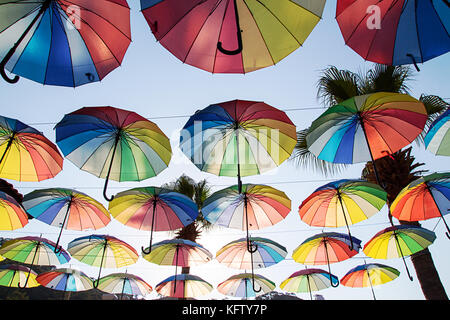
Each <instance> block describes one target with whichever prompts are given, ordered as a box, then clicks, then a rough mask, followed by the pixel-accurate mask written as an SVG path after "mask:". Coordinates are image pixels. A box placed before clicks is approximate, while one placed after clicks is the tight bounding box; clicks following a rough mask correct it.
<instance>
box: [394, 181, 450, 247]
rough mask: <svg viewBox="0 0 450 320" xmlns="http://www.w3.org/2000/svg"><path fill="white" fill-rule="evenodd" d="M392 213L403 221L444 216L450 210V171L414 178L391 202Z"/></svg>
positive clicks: (448, 230) (449, 233) (449, 234)
mask: <svg viewBox="0 0 450 320" xmlns="http://www.w3.org/2000/svg"><path fill="white" fill-rule="evenodd" d="M390 209H391V214H392V216H393V217H395V218H397V219H398V220H402V221H422V220H428V219H432V218H438V217H440V218H442V221H444V224H445V226H446V228H447V232H446V235H447V237H448V238H449V239H450V229H449V227H448V225H447V223H446V222H445V219H444V215H446V214H448V213H449V212H450V172H445V173H433V174H430V175H427V176H424V177H421V178H419V179H417V180H414V181H413V182H411V183H410V184H408V185H407V186H406V187H405V188H403V189H402V190H401V191H400V192H399V194H398V195H397V197H396V198H395V200H394V201H393V202H392V204H391V207H390Z"/></svg>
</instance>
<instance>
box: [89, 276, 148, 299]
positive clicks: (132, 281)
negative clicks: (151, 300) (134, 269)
mask: <svg viewBox="0 0 450 320" xmlns="http://www.w3.org/2000/svg"><path fill="white" fill-rule="evenodd" d="M97 289H99V290H101V291H103V292H107V293H111V294H120V295H121V297H123V295H124V294H129V295H133V296H137V295H140V296H146V295H148V294H149V293H150V292H152V290H153V288H152V287H151V286H150V285H149V284H148V283H147V282H145V280H143V279H142V278H141V277H139V276H136V275H134V274H130V273H112V274H109V275H107V276H104V277H102V278H101V279H100V280H99V282H98V287H97Z"/></svg>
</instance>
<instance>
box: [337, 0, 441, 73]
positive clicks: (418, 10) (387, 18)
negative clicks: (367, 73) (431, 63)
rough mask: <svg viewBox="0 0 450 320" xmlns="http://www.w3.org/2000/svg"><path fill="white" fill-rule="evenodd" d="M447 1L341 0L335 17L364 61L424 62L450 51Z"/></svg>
mask: <svg viewBox="0 0 450 320" xmlns="http://www.w3.org/2000/svg"><path fill="white" fill-rule="evenodd" d="M449 18H450V4H449V2H448V1H446V0H444V1H420V0H409V1H408V0H401V1H397V0H396V1H394V0H387V1H370V0H363V1H360V0H358V1H356V0H338V1H337V7H336V20H337V22H338V24H339V27H340V29H341V33H342V36H343V37H344V40H345V43H346V44H347V45H348V46H349V47H350V48H352V49H353V50H354V51H355V52H356V53H358V54H359V55H360V56H361V57H363V58H364V59H365V60H369V61H372V62H376V63H380V64H387V65H404V64H414V65H415V66H416V68H417V70H418V71H419V68H418V67H417V63H423V62H425V61H428V60H430V59H433V58H435V57H438V56H440V55H442V54H445V53H446V52H448V51H450V37H449V30H450V26H449V25H448V20H449Z"/></svg>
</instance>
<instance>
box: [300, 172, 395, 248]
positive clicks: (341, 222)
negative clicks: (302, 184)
mask: <svg viewBox="0 0 450 320" xmlns="http://www.w3.org/2000/svg"><path fill="white" fill-rule="evenodd" d="M386 200H387V193H386V192H385V191H384V190H383V189H382V188H381V187H380V186H378V185H377V184H373V183H369V182H367V181H364V180H349V179H342V180H337V181H333V182H330V183H328V184H326V185H323V186H321V187H319V188H317V189H316V190H315V191H314V192H313V193H312V194H311V195H310V196H309V197H308V198H307V199H305V200H304V201H303V202H302V204H301V205H300V207H299V214H300V218H301V219H302V221H304V222H306V223H307V224H308V225H310V226H315V227H334V228H337V227H342V226H346V227H347V230H348V235H349V236H350V237H351V233H350V228H349V225H351V224H355V223H358V222H360V221H363V220H366V219H368V218H370V217H371V216H373V215H374V214H375V213H377V212H379V211H380V210H381V208H383V206H384V205H385V204H386ZM350 239H351V238H350ZM352 246H353V242H352V244H351V246H350V248H352Z"/></svg>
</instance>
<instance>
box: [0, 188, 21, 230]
mask: <svg viewBox="0 0 450 320" xmlns="http://www.w3.org/2000/svg"><path fill="white" fill-rule="evenodd" d="M27 224H28V215H27V213H26V212H25V211H24V210H23V208H22V206H21V205H20V204H19V203H18V202H17V201H16V200H15V199H14V198H13V197H11V196H10V195H9V194H7V193H5V192H3V191H0V230H16V229H20V228H23V227H24V226H25V225H27Z"/></svg>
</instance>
